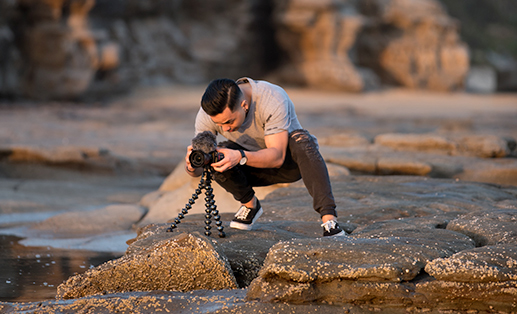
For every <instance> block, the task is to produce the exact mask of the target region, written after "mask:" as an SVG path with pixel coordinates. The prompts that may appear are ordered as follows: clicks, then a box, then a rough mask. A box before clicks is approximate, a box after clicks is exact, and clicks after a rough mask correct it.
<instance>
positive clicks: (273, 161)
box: [212, 131, 288, 172]
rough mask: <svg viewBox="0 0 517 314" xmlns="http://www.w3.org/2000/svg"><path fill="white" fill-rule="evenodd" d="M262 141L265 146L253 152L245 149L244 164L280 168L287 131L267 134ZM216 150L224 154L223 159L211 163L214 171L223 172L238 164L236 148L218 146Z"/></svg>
mask: <svg viewBox="0 0 517 314" xmlns="http://www.w3.org/2000/svg"><path fill="white" fill-rule="evenodd" d="M264 141H265V143H266V148H264V149H261V150H259V151H255V152H251V151H245V154H246V157H247V158H248V162H247V163H246V165H247V166H250V167H255V168H280V167H281V166H282V164H283V163H284V159H285V154H286V151H287V143H288V133H287V131H282V132H280V133H276V134H272V135H267V136H265V137H264ZM217 150H218V151H219V152H221V153H223V154H224V159H222V160H221V161H219V162H217V163H213V164H212V167H214V170H215V171H219V172H224V171H226V170H228V169H230V168H233V167H235V166H236V165H238V164H239V161H240V160H241V153H240V152H239V151H238V150H234V149H228V148H218V149H217Z"/></svg>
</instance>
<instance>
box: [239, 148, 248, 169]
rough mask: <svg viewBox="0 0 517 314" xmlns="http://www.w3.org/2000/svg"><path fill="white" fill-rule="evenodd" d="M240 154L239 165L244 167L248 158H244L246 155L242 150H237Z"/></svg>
mask: <svg viewBox="0 0 517 314" xmlns="http://www.w3.org/2000/svg"><path fill="white" fill-rule="evenodd" d="M239 151H240V152H241V160H240V161H239V165H241V166H244V165H245V164H246V163H247V162H248V157H246V154H244V151H243V150H242V149H239Z"/></svg>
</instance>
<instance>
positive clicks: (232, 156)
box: [212, 147, 241, 172]
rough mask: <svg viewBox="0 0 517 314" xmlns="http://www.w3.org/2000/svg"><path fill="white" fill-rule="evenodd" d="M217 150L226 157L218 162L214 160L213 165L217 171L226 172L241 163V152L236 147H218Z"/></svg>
mask: <svg viewBox="0 0 517 314" xmlns="http://www.w3.org/2000/svg"><path fill="white" fill-rule="evenodd" d="M217 151H218V152H220V153H223V154H224V158H223V159H221V160H220V161H218V162H214V163H213V164H212V167H213V168H214V170H215V171H217V172H224V171H226V170H228V169H231V168H233V167H235V166H237V165H238V164H239V161H240V160H241V153H240V152H239V151H238V150H235V149H229V148H221V147H218V148H217Z"/></svg>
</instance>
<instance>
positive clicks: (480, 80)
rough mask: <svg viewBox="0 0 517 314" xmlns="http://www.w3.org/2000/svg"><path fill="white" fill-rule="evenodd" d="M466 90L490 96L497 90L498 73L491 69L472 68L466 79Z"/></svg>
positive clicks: (485, 67)
mask: <svg viewBox="0 0 517 314" xmlns="http://www.w3.org/2000/svg"><path fill="white" fill-rule="evenodd" d="M465 90H467V91H468V92H472V93H482V94H490V93H494V92H495V91H496V90H497V76H496V72H495V70H494V69H493V68H491V67H487V66H484V67H480V66H477V67H476V66H472V67H470V70H469V72H468V74H467V78H466V79H465Z"/></svg>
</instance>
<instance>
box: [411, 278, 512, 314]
mask: <svg viewBox="0 0 517 314" xmlns="http://www.w3.org/2000/svg"><path fill="white" fill-rule="evenodd" d="M516 285H517V282H516V281H503V282H487V283H480V282H473V283H471V282H454V281H452V282H451V281H440V280H436V281H427V282H421V283H417V284H416V286H415V292H416V298H417V300H418V301H417V302H416V303H417V304H418V305H419V307H420V308H431V309H435V310H436V311H438V312H440V311H451V310H452V311H464V312H469V311H478V312H496V311H497V312H501V313H511V312H512V311H514V310H515V299H516V297H517V288H515V287H516ZM422 297H425V298H422Z"/></svg>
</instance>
